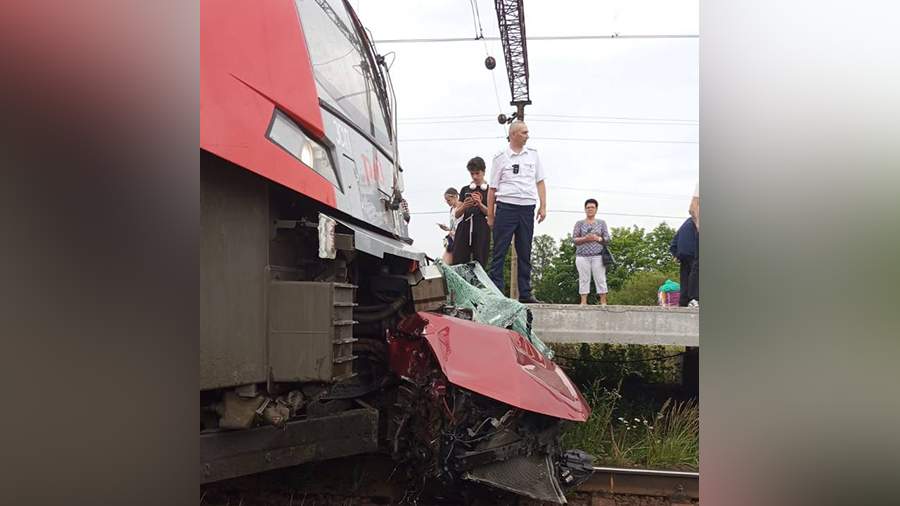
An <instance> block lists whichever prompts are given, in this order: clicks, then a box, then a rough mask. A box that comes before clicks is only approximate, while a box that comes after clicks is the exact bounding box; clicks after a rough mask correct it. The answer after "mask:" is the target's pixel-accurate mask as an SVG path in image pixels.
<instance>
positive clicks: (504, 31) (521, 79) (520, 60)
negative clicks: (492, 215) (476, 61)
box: [494, 0, 531, 299]
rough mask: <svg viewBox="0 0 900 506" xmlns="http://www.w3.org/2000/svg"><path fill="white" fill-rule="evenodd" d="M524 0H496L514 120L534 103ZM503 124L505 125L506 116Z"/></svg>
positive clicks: (513, 293) (512, 281)
mask: <svg viewBox="0 0 900 506" xmlns="http://www.w3.org/2000/svg"><path fill="white" fill-rule="evenodd" d="M522 1H523V0H494V8H495V9H496V10H497V25H498V26H499V28H500V41H501V42H502V43H503V58H504V60H505V61H506V75H507V77H508V78H509V93H510V96H511V97H512V100H511V101H510V102H509V104H510V105H514V106H516V112H515V113H513V117H512V118H510V122H511V121H512V120H519V121H524V120H525V106H526V105H529V104H531V99H530V98H529V96H528V46H527V44H526V43H525V40H526V39H525V8H524V6H523V5H522ZM500 122H501V123H506V118H505V116H504V115H502V114H501V115H500ZM510 248H511V249H512V251H511V257H510V262H511V263H510V266H509V296H510V297H511V298H513V299H518V298H519V280H518V273H519V267H518V258H517V255H516V245H515V242H513V244H511V245H510Z"/></svg>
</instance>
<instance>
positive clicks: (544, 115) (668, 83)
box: [351, 0, 700, 256]
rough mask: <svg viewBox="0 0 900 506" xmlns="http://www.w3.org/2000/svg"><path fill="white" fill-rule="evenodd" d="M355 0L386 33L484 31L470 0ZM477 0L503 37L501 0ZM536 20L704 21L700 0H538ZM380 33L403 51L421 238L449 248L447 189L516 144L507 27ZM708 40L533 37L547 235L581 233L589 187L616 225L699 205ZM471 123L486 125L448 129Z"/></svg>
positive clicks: (636, 29) (680, 27) (674, 25)
mask: <svg viewBox="0 0 900 506" xmlns="http://www.w3.org/2000/svg"><path fill="white" fill-rule="evenodd" d="M351 3H352V4H353V6H354V7H355V8H356V9H357V12H358V14H359V17H360V19H361V21H362V22H363V24H365V25H366V26H367V27H368V28H369V30H370V31H371V32H372V35H373V37H374V39H375V40H376V41H379V40H381V41H384V40H389V39H408V38H447V37H471V38H474V37H475V32H476V28H475V22H474V20H473V15H472V9H471V7H470V3H469V0H428V1H422V0H416V1H414V0H351ZM477 3H478V7H479V12H480V14H481V25H482V27H483V30H484V35H485V37H497V36H498V30H497V16H496V13H495V11H494V3H493V1H490V0H481V1H478V2H477ZM525 25H526V33H527V36H528V37H529V38H530V37H539V36H561V35H562V36H573V35H610V34H613V33H618V34H619V35H673V34H697V33H699V13H698V1H697V0H628V1H624V0H612V1H609V2H599V1H565V2H562V1H550V0H529V1H526V2H525ZM485 44H486V45H487V52H488V53H489V54H490V55H491V56H493V57H494V58H495V59H496V60H497V67H496V68H495V69H494V70H493V71H489V70H487V69H486V68H485V66H484V59H485V56H486V52H485V51H486V49H485ZM377 47H378V50H379V52H380V53H381V54H387V53H389V52H392V51H393V52H395V53H396V60H395V61H394V63H393V66H392V67H391V78H392V80H393V82H394V86H395V88H396V90H397V101H398V115H399V118H400V125H399V128H398V132H399V138H400V160H401V165H402V166H403V168H404V181H405V183H406V191H405V193H404V195H405V196H406V199H407V200H408V201H409V204H410V208H411V211H412V212H413V217H412V221H411V222H410V236H411V237H413V238H414V239H415V246H418V247H419V248H421V249H422V250H424V251H425V252H426V253H428V254H429V255H430V256H440V252H441V239H442V237H443V233H442V232H441V231H440V230H439V229H438V228H437V226H436V225H435V223H436V222H438V221H443V222H446V220H447V214H448V211H449V209H448V207H447V205H446V204H445V203H444V202H443V197H442V194H443V192H444V190H445V189H446V188H447V187H448V186H453V187H456V188H459V187H460V186H462V185H463V184H467V183H468V182H469V177H468V173H467V171H466V168H465V165H466V162H467V161H468V160H469V158H471V157H473V156H476V155H478V156H481V157H482V158H484V159H485V160H486V162H487V163H488V170H489V171H490V160H491V158H492V157H493V155H494V154H496V153H497V152H499V151H500V150H501V149H503V148H504V147H505V145H506V140H505V138H504V137H505V127H501V126H500V125H499V123H497V121H496V116H497V114H498V113H499V112H503V113H506V114H509V113H510V112H512V111H513V108H512V106H510V105H509V101H510V92H509V84H508V81H507V78H506V68H505V66H504V62H503V52H502V48H501V45H500V42H499V41H487V42H484V41H472V42H432V43H387V42H381V43H378V44H377ZM698 50H699V40H698V39H696V38H681V39H672V38H670V39H613V40H609V39H604V40H575V41H573V40H530V41H529V42H528V64H529V70H530V86H529V92H530V98H531V101H532V105H530V106H527V107H526V109H525V114H526V118H525V119H526V122H527V123H528V126H529V130H530V134H531V140H530V141H529V143H528V145H529V146H531V147H534V148H535V149H537V150H538V153H539V154H540V156H541V161H542V162H543V164H544V168H545V171H546V173H547V200H548V209H549V214H548V217H547V220H545V221H544V223H541V224H536V225H535V235H538V234H542V233H546V234H549V235H551V236H552V237H554V238H555V239H557V240H558V239H560V238H562V237H564V236H565V235H566V234H567V233H570V232H571V230H572V226H573V225H574V223H575V221H576V220H578V219H580V218H581V217H582V216H583V202H584V200H585V199H587V198H590V197H593V198H595V199H597V200H598V201H599V202H600V208H599V211H598V216H599V217H601V218H603V219H605V220H606V221H607V223H609V225H610V226H611V227H619V226H631V225H638V226H640V227H644V228H646V229H650V228H653V227H655V226H656V225H658V224H659V223H660V222H662V221H665V222H667V223H668V224H669V225H672V226H673V227H677V226H678V225H679V224H680V223H681V222H682V221H683V219H684V218H686V217H687V207H688V203H689V201H690V195H691V193H692V192H693V189H694V184H695V183H696V181H697V178H698V174H699V169H698V159H699V157H698V149H699V144H698V143H697V141H698V134H699V126H698V119H699V92H700V89H699V62H698ZM393 56H394V55H390V56H388V59H389V60H390V58H393ZM492 76H493V78H492ZM494 82H496V89H497V91H498V92H499V93H498V94H499V102H500V105H501V107H500V108H499V109H498V99H497V95H498V94H495V87H494ZM573 116H574V117H575V118H573ZM422 118H424V119H422ZM472 137H488V138H486V139H472V140H443V139H453V138H472ZM424 139H442V140H424ZM560 139H567V140H560ZM570 139H582V140H570ZM585 139H586V140H585ZM597 139H604V140H603V141H601V140H597ZM610 140H628V141H641V142H610ZM645 141H657V142H645ZM659 141H666V142H659ZM488 177H490V174H488ZM438 211H439V212H440V214H420V213H423V212H438ZM563 211H572V212H563ZM613 213H618V214H613ZM621 214H632V215H633V214H638V215H655V216H654V217H636V216H622V215H621ZM657 216H658V217H657Z"/></svg>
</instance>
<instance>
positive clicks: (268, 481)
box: [201, 456, 700, 506]
mask: <svg viewBox="0 0 900 506" xmlns="http://www.w3.org/2000/svg"><path fill="white" fill-rule="evenodd" d="M392 469H393V466H392V465H391V464H390V462H389V461H388V460H386V459H385V458H383V457H380V458H379V457H378V456H368V457H358V458H344V459H335V460H333V461H326V462H320V463H316V464H304V465H302V466H298V467H296V468H294V469H289V470H278V471H274V472H269V473H263V474H261V475H258V476H249V477H243V478H238V479H234V480H226V481H224V482H220V483H218V484H212V485H209V486H207V487H204V492H203V493H202V499H201V504H202V505H203V506H237V505H238V504H241V505H242V506H273V505H276V506H300V505H303V506H338V505H340V506H371V505H375V504H380V505H383V504H400V503H403V504H419V505H420V506H425V505H427V504H429V502H428V501H423V500H419V501H408V502H405V503H404V502H403V499H402V498H403V492H402V486H398V483H397V482H396V480H395V479H392V472H391V470H392ZM699 477H700V474H699V473H694V472H680V471H659V470H649V469H626V468H614V467H594V474H593V476H592V477H591V478H590V479H588V480H587V481H586V482H584V483H583V484H582V485H581V486H580V487H579V488H578V489H577V490H576V491H574V492H570V493H569V494H567V496H568V499H569V504H570V505H571V506H617V505H624V504H627V505H630V506H638V505H640V506H686V505H693V504H696V503H697V501H698V500H699V496H700V494H699ZM510 500H511V501H512V498H510ZM513 503H517V504H519V505H521V506H538V505H540V506H544V505H548V504H549V503H541V502H538V501H534V500H530V499H525V498H519V499H517V500H516V501H513V502H509V503H508V504H513ZM442 504H447V503H446V502H443V503H442ZM482 504H483V503H482ZM495 504H501V503H495Z"/></svg>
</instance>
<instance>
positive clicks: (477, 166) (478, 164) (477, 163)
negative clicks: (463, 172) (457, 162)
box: [466, 156, 487, 172]
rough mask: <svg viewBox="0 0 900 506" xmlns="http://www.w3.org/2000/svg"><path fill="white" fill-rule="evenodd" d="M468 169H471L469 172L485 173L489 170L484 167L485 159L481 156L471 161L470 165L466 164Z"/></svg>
mask: <svg viewBox="0 0 900 506" xmlns="http://www.w3.org/2000/svg"><path fill="white" fill-rule="evenodd" d="M466 168H467V169H469V172H484V171H485V170H486V169H487V167H485V165H484V159H483V158H481V157H480V156H476V157H475V158H472V159H471V160H469V163H467V164H466Z"/></svg>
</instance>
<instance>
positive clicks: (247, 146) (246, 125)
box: [200, 0, 335, 206]
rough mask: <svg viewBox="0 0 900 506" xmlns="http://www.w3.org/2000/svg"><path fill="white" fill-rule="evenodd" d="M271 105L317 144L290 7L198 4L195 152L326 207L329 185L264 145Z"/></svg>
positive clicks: (212, 0)
mask: <svg viewBox="0 0 900 506" xmlns="http://www.w3.org/2000/svg"><path fill="white" fill-rule="evenodd" d="M276 106H277V107H278V108H279V109H281V110H282V111H283V112H285V113H286V114H288V115H289V116H291V118H292V119H293V120H294V121H296V122H297V124H299V125H300V126H301V127H303V128H304V129H306V130H307V131H308V132H309V133H310V134H312V135H313V136H314V137H316V138H318V139H321V138H323V137H324V126H323V123H322V112H321V110H320V109H319V98H318V95H317V93H316V85H315V81H314V79H313V73H312V66H311V65H310V61H309V54H308V53H307V50H306V40H305V39H304V37H303V32H302V28H301V26H300V20H299V17H298V15H297V10H296V7H295V6H294V2H293V1H291V0H266V1H264V2H247V1H244V0H202V1H201V2H200V147H201V148H203V149H205V150H207V151H210V152H212V153H215V154H216V155H218V156H220V157H222V158H225V159H227V160H229V161H231V162H233V163H236V164H237V165H240V166H242V167H244V168H246V169H248V170H251V171H253V172H255V173H257V174H259V175H261V176H263V177H265V178H267V179H270V180H272V181H275V182H277V183H280V184H282V185H284V186H287V187H289V188H291V189H293V190H296V191H298V192H300V193H303V194H306V195H309V196H310V197H312V198H314V199H316V200H318V201H320V202H323V203H325V204H327V205H329V206H334V205H335V189H334V187H333V186H332V185H331V183H329V182H328V180H326V179H325V178H324V177H322V176H320V175H319V174H317V173H316V172H315V171H313V170H312V169H311V168H309V167H307V166H306V165H304V164H303V163H301V162H300V161H299V160H297V159H296V158H294V157H292V156H291V155H289V154H288V153H287V152H285V151H284V150H282V149H281V148H280V147H278V146H277V145H275V144H274V143H272V142H271V141H269V140H268V139H267V138H266V132H267V130H268V126H269V122H270V121H271V119H272V114H273V111H274V109H275V107H276Z"/></svg>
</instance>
